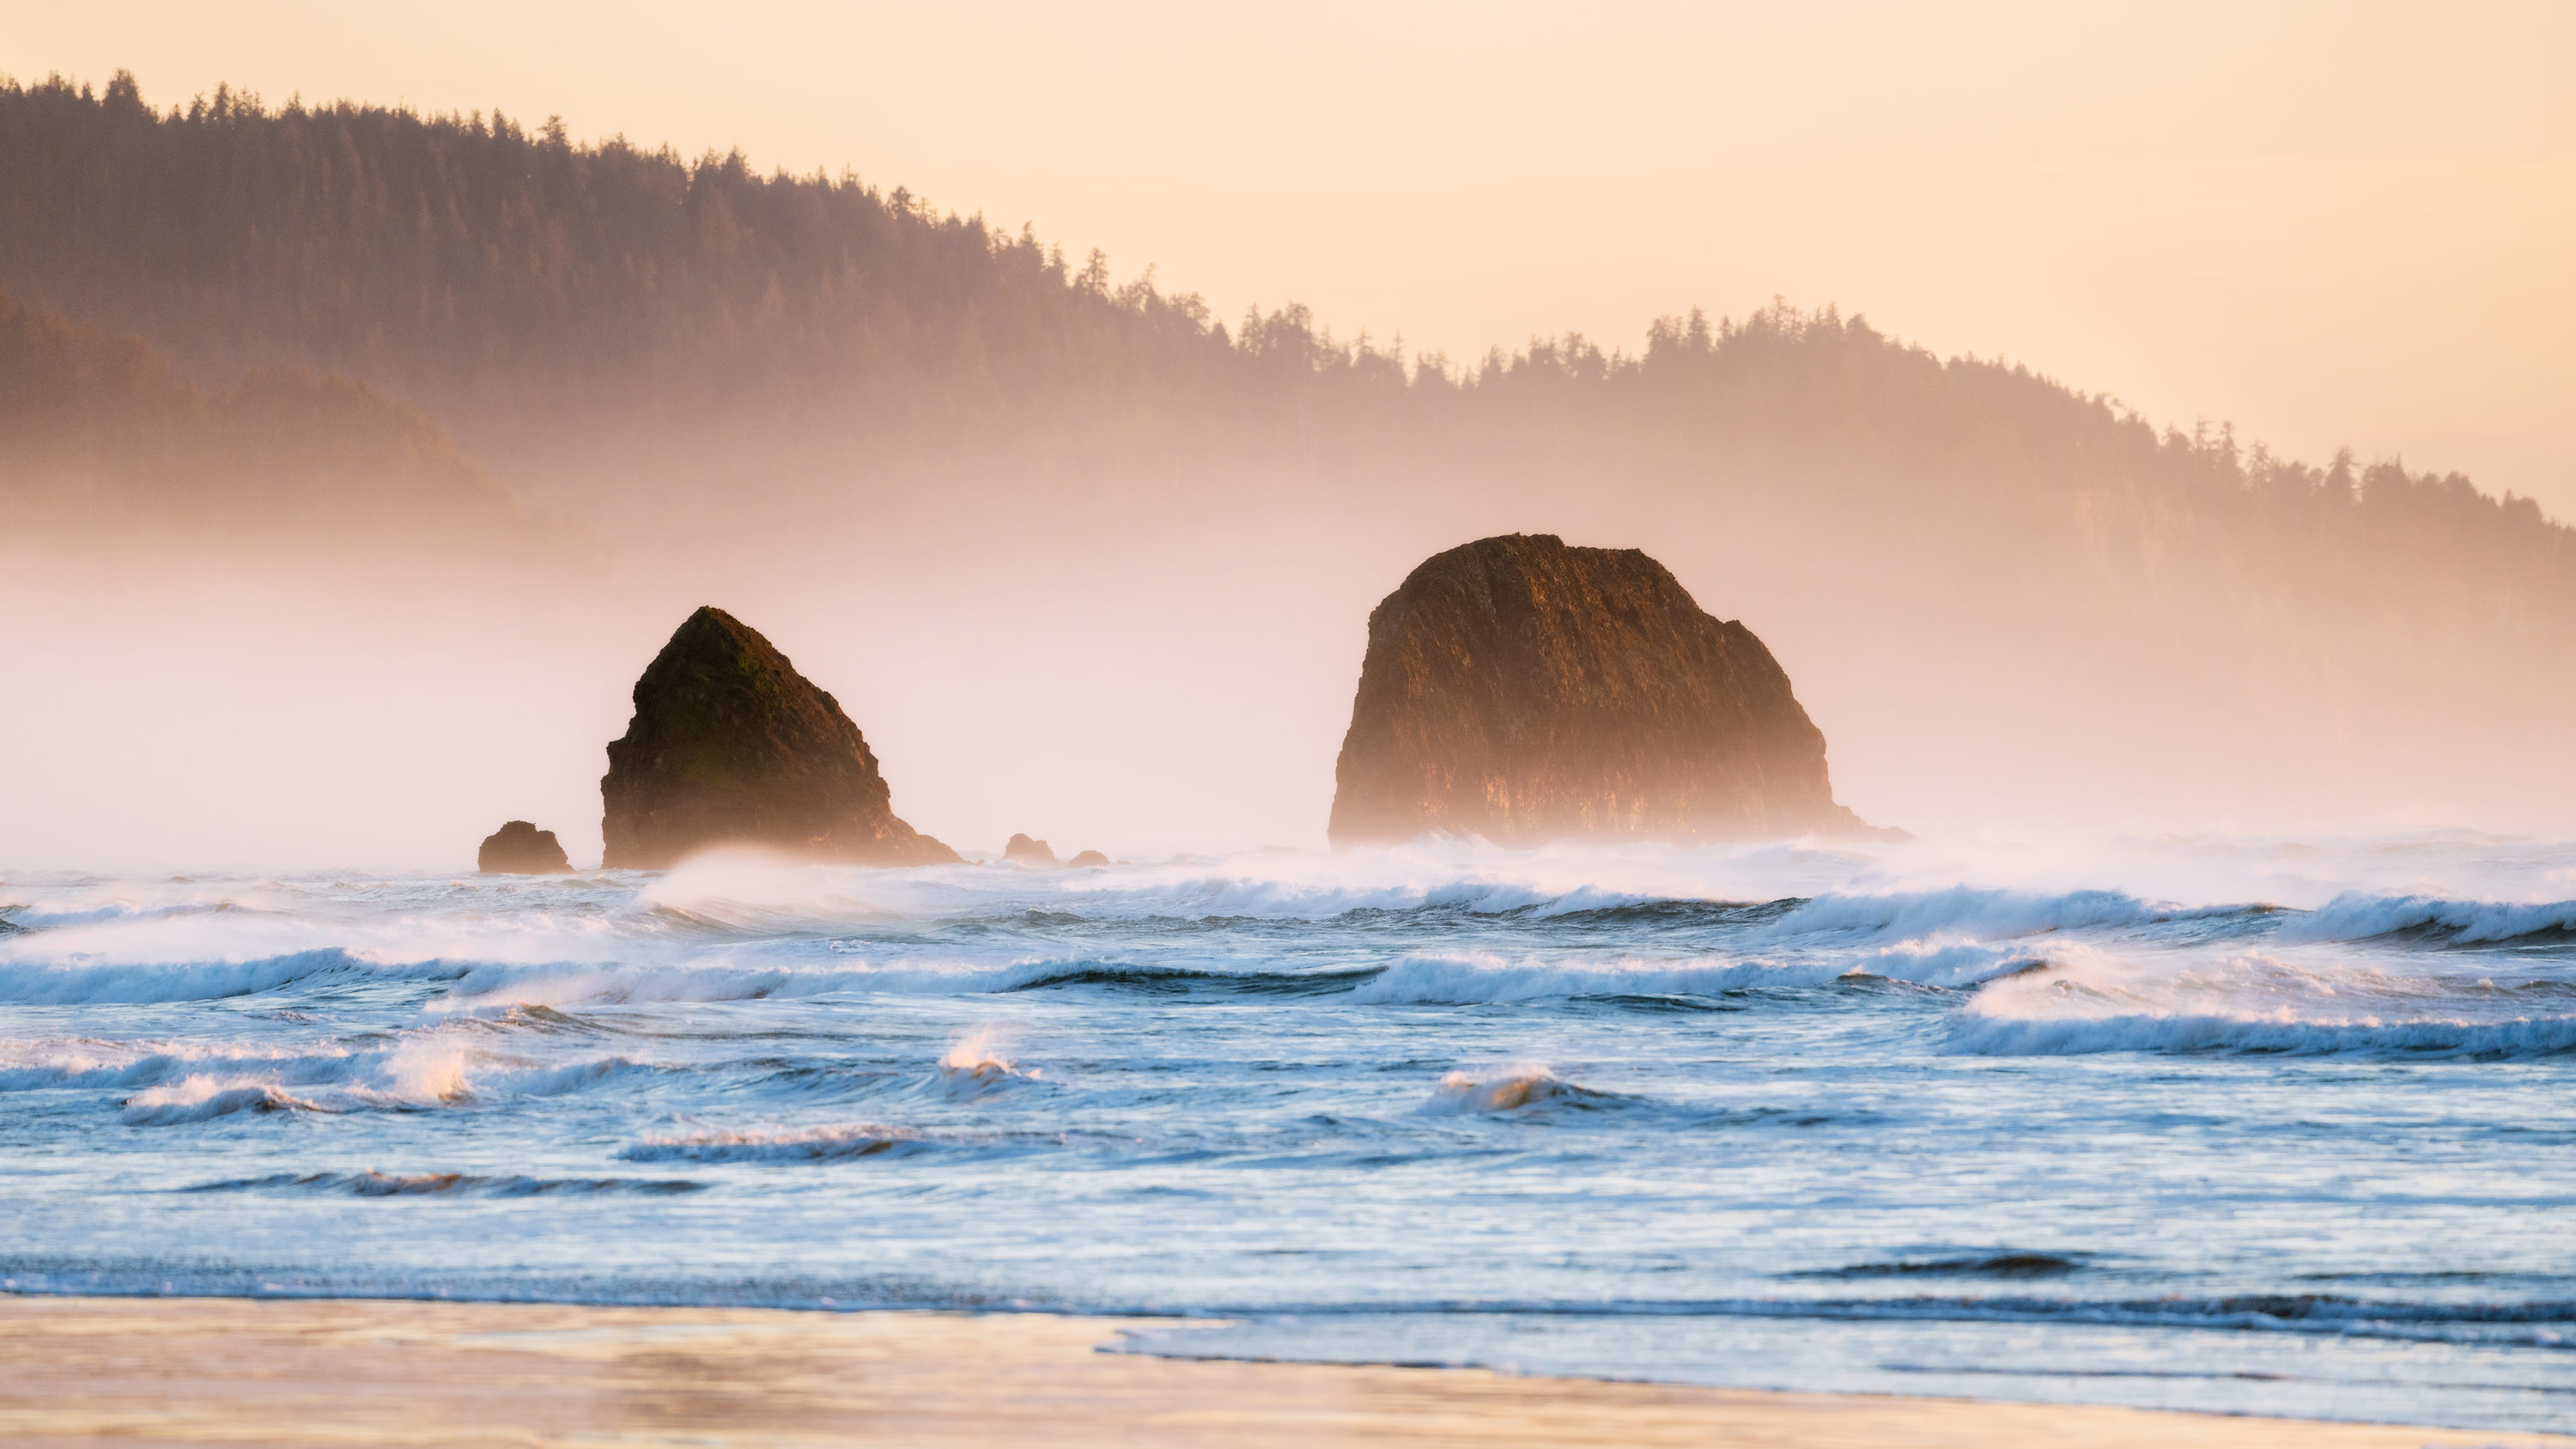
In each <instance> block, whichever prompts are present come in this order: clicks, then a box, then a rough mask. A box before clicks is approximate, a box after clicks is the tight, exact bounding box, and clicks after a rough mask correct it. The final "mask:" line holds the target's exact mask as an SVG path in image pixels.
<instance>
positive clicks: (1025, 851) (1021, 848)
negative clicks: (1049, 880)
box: [1002, 835, 1064, 870]
mask: <svg viewBox="0 0 2576 1449" xmlns="http://www.w3.org/2000/svg"><path fill="white" fill-rule="evenodd" d="M1002 859H1003V860H1004V861H1006V862H1007V863H1009V864H1012V865H1024V866H1027V867H1028V868H1029V869H1031V870H1053V869H1055V868H1056V867H1057V866H1059V865H1062V864H1064V862H1063V861H1060V860H1058V859H1056V858H1055V848H1054V847H1053V846H1050V845H1048V844H1047V843H1046V842H1045V841H1043V840H1031V839H1029V838H1028V837H1027V836H1025V835H1014V836H1012V837H1011V839H1010V843H1009V844H1007V845H1004V846H1003V847H1002Z"/></svg>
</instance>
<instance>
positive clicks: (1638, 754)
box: [1329, 533, 1871, 845]
mask: <svg viewBox="0 0 2576 1449" xmlns="http://www.w3.org/2000/svg"><path fill="white" fill-rule="evenodd" d="M1334 779H1335V790H1334V794H1333V817H1332V824H1331V827H1330V832H1329V833H1330V835H1331V837H1332V841H1333V843H1334V844H1336V845H1356V844H1368V843H1380V844H1391V843H1395V842H1399V841H1405V840H1411V839H1414V838H1415V837H1417V836H1421V835H1426V834H1431V833H1434V832H1445V833H1448V834H1453V835H1463V836H1473V837H1477V838H1481V839H1484V840H1488V841H1491V842H1493V843H1495V844H1497V845H1538V844H1543V843H1545V842H1547V841H1551V840H1570V839H1589V840H1633V839H1650V840H1674V841H1694V840H1727V839H1747V838H1766V837H1767V838H1779V837H1787V836H1796V835H1806V834H1810V833H1818V834H1861V833H1871V832H1870V827H1868V826H1867V825H1864V824H1862V823H1861V821H1860V819H1859V818H1858V817H1857V816H1855V815H1853V814H1852V813H1851V812H1850V811H1849V810H1846V809H1844V808H1843V807H1842V806H1840V805H1837V804H1835V803H1834V793H1833V785H1832V782H1831V781H1830V780H1829V779H1828V778H1827V776H1826V773H1825V737H1824V734H1823V732H1822V731H1820V730H1818V729H1817V728H1816V726H1815V724H1814V723H1813V722H1812V721H1810V720H1809V719H1808V718H1807V712H1806V711H1805V710H1804V709H1802V708H1800V707H1799V705H1798V699H1797V696H1796V695H1795V694H1793V693H1791V692H1790V689H1789V676H1788V675H1787V674H1786V673H1785V672H1783V671H1782V669H1781V668H1780V665H1779V662H1778V661H1777V660H1775V659H1773V658H1772V657H1771V651H1770V650H1768V649H1766V648H1764V647H1763V646H1762V641H1761V640H1759V639H1756V638H1754V637H1753V631H1751V630H1749V629H1747V628H1745V627H1744V626H1743V625H1742V624H1740V623H1736V622H1734V621H1732V620H1727V621H1720V620H1718V619H1714V618H1711V617H1710V616H1709V615H1708V614H1707V613H1706V612H1704V611H1703V610H1701V608H1700V607H1699V605H1698V604H1697V603H1696V602H1695V601H1693V600H1692V598H1691V596H1690V593H1689V591H1687V590H1685V589H1684V588H1683V587H1682V586H1681V582H1680V581H1679V580H1677V579H1675V578H1674V577H1673V575H1672V571H1671V570H1669V569H1667V568H1665V567H1664V566H1663V565H1662V564H1659V563H1657V562H1655V561H1654V560H1653V559H1651V558H1648V557H1646V556H1645V555H1644V554H1643V553H1640V552H1638V551H1637V550H1635V549H1632V548H1631V549H1606V548H1568V547H1567V546H1566V545H1565V543H1564V541H1563V540H1561V539H1558V538H1556V537H1554V536H1552V535H1549V534H1529V535H1524V534H1517V533H1516V534H1511V535H1509V536H1506V537H1501V538H1487V539H1479V540H1477V541H1476V542H1474V543H1470V544H1466V545H1464V546H1462V547H1459V548H1453V549H1451V550H1449V551H1448V552H1447V553H1443V554H1437V555H1434V556H1433V557H1432V558H1430V559H1428V560H1426V561H1425V562H1424V563H1423V564H1422V566H1421V567H1419V568H1416V569H1415V570H1414V571H1413V572H1412V574H1411V575H1410V576H1408V577H1407V578H1406V579H1405V581H1404V585H1403V587H1401V588H1399V589H1397V590H1396V591H1395V592H1394V593H1392V594H1389V595H1388V596H1387V597H1386V600H1385V602H1383V603H1381V604H1379V605H1378V606H1377V608H1376V610H1375V611H1374V612H1372V613H1371V614H1370V615H1369V634H1368V655H1367V657H1366V658H1365V659H1364V660H1363V661H1362V662H1361V665H1360V685H1359V692H1358V695H1357V697H1356V698H1355V699H1354V700H1353V701H1352V705H1351V727H1350V732H1349V734H1347V735H1346V736H1344V738H1343V740H1342V754H1341V759H1340V760H1339V761H1338V762H1337V763H1336V765H1335V766H1334Z"/></svg>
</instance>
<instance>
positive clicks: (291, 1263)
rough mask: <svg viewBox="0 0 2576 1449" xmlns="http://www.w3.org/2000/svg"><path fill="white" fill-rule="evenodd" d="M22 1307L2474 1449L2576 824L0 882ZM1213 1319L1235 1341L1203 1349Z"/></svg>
mask: <svg viewBox="0 0 2576 1449" xmlns="http://www.w3.org/2000/svg"><path fill="white" fill-rule="evenodd" d="M0 901H5V903H6V910H5V918H6V919H7V920H8V921H9V922H10V923H11V925H12V927H14V929H13V930H12V931H11V932H10V933H9V934H7V935H6V936H0V1102H5V1104H6V1106H5V1110H0V1124H5V1126H0V1135H4V1136H5V1141H0V1147H5V1149H6V1150H7V1151H8V1152H9V1153H10V1154H11V1156H12V1160H13V1161H14V1162H16V1163H18V1164H19V1170H18V1171H16V1172H13V1173H11V1174H9V1175H8V1176H7V1178H6V1179H5V1182H0V1197H5V1200H6V1201H5V1209H0V1210H5V1212H6V1215H7V1217H8V1219H9V1221H10V1222H11V1223H12V1225H13V1227H12V1234H11V1241H10V1243H9V1244H8V1245H7V1247H6V1248H5V1250H0V1284H5V1285H6V1287H8V1288H10V1289H13V1290H16V1291H35V1292H71V1291H86V1292H114V1293H164V1292H179V1293H209V1292H220V1293H235V1292H240V1293H254V1294H259V1293H288V1294H325V1293H358V1294H391V1295H397V1296H456V1297H476V1298H503V1299H520V1298H542V1299H569V1300H574V1301H589V1302H657V1303H754V1304H778V1305H793V1306H810V1307H831V1308H848V1307H859V1306H942V1307H987V1306H1028V1307H1036V1308H1045V1309H1056V1310H1064V1311H1071V1312H1098V1313H1127V1312H1146V1311H1151V1312H1162V1313H1178V1314H1182V1315H1186V1316H1191V1317H1200V1318H1206V1319H1208V1320H1210V1322H1209V1323H1208V1325H1207V1326H1204V1327H1189V1328H1185V1329H1181V1330H1177V1331H1174V1332H1170V1333H1164V1334H1159V1335H1156V1336H1152V1337H1150V1338H1147V1339H1144V1340H1140V1341H1137V1342H1135V1343H1133V1344H1132V1345H1131V1346H1132V1347H1136V1348H1139V1349H1141V1350H1146V1351H1156V1352H1181V1353H1197V1354H1218V1355H1252V1356H1284V1357H1316V1358H1339V1359H1392V1360H1397V1361H1404V1362H1425V1361H1428V1362H1460V1363H1466V1362H1474V1363H1486V1364H1495V1365H1500V1366H1507V1367H1516V1368H1522V1369H1528V1370H1533V1371H1551V1372H1584V1373H1604V1374H1612V1375H1616V1376H1622V1377H1636V1376H1646V1377H1656V1378H1667V1379H1675V1380H1683V1381H1696V1382H1708V1383H1724V1384H1743V1385H1756V1386H1770V1387H1791V1388H1846V1389H1865V1390H1871V1391H1891V1392H1905V1391H1915V1392H1941V1393H1954V1392H1961V1391H1966V1392H1972V1393H1990V1394H1993V1395H1995V1396H1999V1397H2012V1398H2036V1399H2067V1400H2085V1401H2104V1402H2120V1403H2137V1404H2165V1405H2176V1406H2189V1407H2194V1408H2203V1409H2209V1408H2219V1409H2235V1410H2244V1411H2250V1412H2265V1413H2288V1414H2319V1415H2328V1416H2335V1417H2347V1418H2363V1419H2392V1420H2406V1421H2416V1422H2432V1423H2444V1424H2454V1425H2462V1426H2470V1427H2487V1428H2494V1429H2498V1430H2510V1429H2520V1428H2541V1427H2547V1426H2550V1425H2555V1424H2560V1423H2563V1422H2565V1414H2566V1406H2567V1396H2568V1395H2570V1394H2571V1393H2576V1367H2571V1364H2576V1360H2571V1359H2570V1357H2569V1354H2568V1347H2569V1345H2570V1344H2571V1343H2576V1337H2571V1335H2576V1280H2571V1278H2570V1276H2569V1273H2568V1265H2567V1261H2566V1255H2565V1252H2564V1246H2563V1243H2562V1242H2561V1238H2562V1236H2563V1234H2562V1233H2561V1232H2560V1231H2559V1225H2560V1224H2561V1223H2563V1221H2564V1220H2565V1218H2566V1215H2567V1213H2568V1212H2569V1210H2570V1209H2571V1208H2576V1176H2571V1175H2570V1173H2569V1172H2568V1171H2567V1170H2566V1168H2567V1164H2568V1163H2569V1162H2570V1161H2576V1159H2571V1157H2570V1156H2569V1153H2568V1151H2567V1149H2568V1148H2569V1147H2570V1146H2571V1145H2576V1143H2571V1142H2570V1138H2569V1129H2568V1128H2567V1125H2566V1122H2565V1111H2564V1107H2565V1102H2566V1100H2567V1093H2568V1089H2569V1088H2570V1086H2571V1085H2576V1080H2571V1077H2570V1072H2571V1071H2576V954H2571V951H2576V948H2571V945H2570V943H2571V941H2576V844H2570V843H2569V842H2566V841H2564V840H2557V839H2547V838H2514V837H2497V836H2479V835H2466V834H2457V833H2447V834H2429V835H2427V834H2413V835H2367V834H2344V835H2328V836H2313V837H2302V838H2285V837H2269V836H2226V835H2202V836H2194V837H2126V838H2122V837H2092V838H2089V839H2087V838H2077V837H2026V838H2015V837H2010V836H2004V835H1989V836H1986V837H1982V838H1967V837H1957V838H1949V839H1931V840H1920V841H1914V842H1910V843H1898V844H1887V843H1875V844H1870V845H1866V846H1858V847H1853V846H1840V845H1837V846H1834V847H1831V848H1824V847H1818V846H1814V845H1800V844H1783V845H1777V846H1760V847H1742V848H1735V849H1708V850H1681V849H1671V848H1655V847H1638V848H1632V849H1620V850H1603V849H1578V848H1560V849H1551V850H1543V851H1535V852H1516V853H1504V852H1493V851H1486V850H1480V849H1477V848H1474V847H1471V846H1465V845H1458V844H1445V845H1444V844H1425V845H1421V846H1416V847H1408V848H1404V849H1399V850H1392V851H1356V852H1347V853H1343V854H1338V855H1325V854H1320V853H1303V852H1284V853H1282V852H1273V853H1258V852H1256V853H1249V854H1238V855H1232V856H1227V857H1222V858H1184V859H1179V860H1172V861H1166V862H1161V863H1148V864H1122V865H1117V866H1112V867H1108V868H1104V869H1096V870H1079V871H1058V872H1029V871H1022V870H1018V869H1015V868H1009V867H1000V866H974V865H968V866H959V867H953V868H935V869H922V870H907V871H877V870H866V869H851V868H838V867H824V866H814V865H804V864H797V863H793V862H786V861H779V860H774V859H767V858H763V857H758V856H748V855H728V856H716V857H709V858H704V859H701V860H698V861H695V862H692V863H690V864H687V865H684V866H682V867H681V868H679V869H677V870H674V871H672V872H670V873H668V874H665V875H639V874H616V875H605V876H603V875H590V876H578V877H570V878H558V879H543V878H498V877H465V878H457V877H452V876H416V875H410V876H406V875H397V876H367V875H352V874H330V875H285V876H265V877H262V876H239V875H221V876H191V877H187V878H168V877H151V878H113V877H94V876H77V875H63V874H49V875H15V876H11V877H9V878H8V883H7V885H6V887H5V888H0ZM1220 1320H1221V1322H1220Z"/></svg>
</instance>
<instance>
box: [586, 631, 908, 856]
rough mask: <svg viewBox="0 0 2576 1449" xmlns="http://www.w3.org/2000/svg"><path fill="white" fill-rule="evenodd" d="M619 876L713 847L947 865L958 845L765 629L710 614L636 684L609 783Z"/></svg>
mask: <svg viewBox="0 0 2576 1449" xmlns="http://www.w3.org/2000/svg"><path fill="white" fill-rule="evenodd" d="M599 794H600V799H601V802H602V804H603V805H604V806H605V807H606V808H605V814H604V817H603V818H602V820H601V822H600V830H601V833H602V834H603V835H604V836H605V837H606V839H607V854H606V857H605V859H604V860H603V862H602V864H603V866H604V868H606V869H609V870H660V869H663V868H665V867H667V866H669V865H671V864H672V863H674V862H676V861H677V860H679V859H680V858H681V857H682V856H684V855H687V854H689V853H691V852H692V851H696V850H700V849H704V848H706V847H708V846H715V845H759V846H766V847H769V848H771V849H775V850H785V851H789V852H792V853H794V854H798V855H805V856H811V857H814V858H816V859H821V860H835V861H850V862H855V863H862V864H868V865H937V864H945V863H951V862H954V861H955V860H956V859H957V853H956V852H955V851H953V850H950V849H949V848H948V847H947V846H945V845H942V844H940V843H939V842H938V841H936V840H933V839H931V838H930V837H929V836H927V835H923V834H922V833H920V832H919V831H917V830H914V829H913V828H912V827H911V826H909V825H906V824H905V823H903V822H902V821H901V820H898V819H896V818H895V813H894V808H893V804H892V794H891V792H890V791H889V790H888V789H887V787H886V782H885V777H884V776H883V775H882V774H880V773H878V771H877V757H876V756H875V755H874V754H872V753H870V752H869V750H868V742H867V740H866V739H865V738H863V737H862V736H861V735H860V734H859V727H858V726H857V725H855V724H852V723H851V722H850V717H849V716H848V715H846V714H843V713H842V712H841V706H840V705H839V703H838V702H836V701H835V700H834V699H833V698H832V696H830V695H828V694H826V693H824V692H823V691H822V690H820V689H817V688H815V687H814V684H813V682H812V681H810V680H808V679H806V678H805V676H803V675H801V674H799V673H797V672H796V668H795V666H794V665H792V664H790V663H788V661H787V656H786V655H784V654H781V653H779V652H778V650H777V649H776V648H774V647H772V646H771V644H770V642H769V641H768V640H767V639H764V638H762V637H761V636H760V633H759V631H757V630H755V629H753V628H752V627H751V626H749V625H747V624H745V623H743V622H742V621H741V620H739V619H736V618H734V617H733V616H732V615H731V614H728V613H726V612H724V611H723V610H722V609H713V608H702V609H700V610H698V611H697V612H696V613H694V614H691V615H690V616H689V618H688V621H687V622H686V623H684V624H682V625H681V626H680V627H679V630H678V632H676V633H674V634H673V635H672V636H671V642H670V643H668V644H665V645H663V646H662V652H661V653H660V654H658V655H655V656H654V658H653V662H652V664H650V665H649V666H647V667H646V668H645V670H644V675H643V677H642V678H640V679H638V680H636V681H635V718H634V719H633V720H632V721H630V722H629V723H628V724H627V726H626V735H625V737H624V738H623V739H619V740H614V741H611V742H610V744H609V746H608V774H607V775H606V776H605V777H603V778H602V779H601V780H600V782H599Z"/></svg>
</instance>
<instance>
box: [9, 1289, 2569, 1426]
mask: <svg viewBox="0 0 2576 1449" xmlns="http://www.w3.org/2000/svg"><path fill="white" fill-rule="evenodd" d="M1140 1322H1143V1321H1141V1320H1121V1319H1107V1318H1068V1317H1056V1316H1048V1315H1039V1314H997V1315H969V1314H951V1313H920V1312H908V1313H907V1312H874V1313H850V1314H828V1313H794V1312H780V1311H762V1310H726V1309H658V1308H582V1307H557V1306H549V1305H493V1304H452V1303H422V1302H402V1301H353V1300H291V1301H278V1300H243V1299H143V1298H42V1297H7V1298H0V1442H6V1443H9V1444H12V1445H18V1446H24V1449H39V1446H57V1445H95V1444H117V1445H209V1444H225V1445H248V1444H260V1445H281V1446H283V1445H311V1446H334V1445H400V1446H422V1449H433V1446H434V1449H445V1446H451V1445H455V1446H462V1445H477V1446H481V1445H511V1446H529V1449H553V1446H572V1445H581V1446H592V1449H596V1446H602V1445H707V1446H724V1449H731V1446H752V1445H780V1446H786V1445H822V1444H843V1443H871V1444H920V1445H993V1444H1011V1445H1139V1444H1142V1445H1165V1444H1170V1445H1182V1444H1223V1445H1226V1446H1228V1449H1249V1446H1259V1445H1311V1444H1476V1445H1484V1446H1511V1445H1540V1444H1551V1445H1552V1444H1598V1443H1617V1444H1623V1445H1634V1446H1657V1445H1682V1444H1690V1445H1722V1446H1744V1449H1792V1446H1795V1449H1828V1446H1832V1449H1842V1446H1851V1449H1859V1446H1872V1449H1895V1446H1904V1449H1971V1446H1977V1449H1983V1446H1993V1445H2011V1444H2062V1445H2098V1446H2116V1449H2132V1446H2134V1449H2151V1446H2152V1449H2184V1446H2205V1449H2292V1446H2297V1449H2420V1446H2433V1445H2439V1446H2512V1449H2526V1446H2528V1449H2538V1446H2543V1445H2551V1446H2557V1445H2576V1438H2569V1437H2563V1436H2557V1435H2534V1434H2527V1433H2495V1432H2466V1431H2451V1430H2438V1429H2426V1428H2413V1427H2404V1426H2390V1425H2364V1424H2328V1423H2317V1422H2310V1421H2300V1420H2289V1419H2262V1418H2250V1417H2225V1416H2218V1415H2202V1414H2177V1413H2158V1412H2150V1411H2144V1410H2137V1409H2125V1408H2108V1407H2091V1406H2056V1405H2028V1404H1998V1403H1980V1402H1974V1401H1968V1400H1957V1399H1934V1398H1898V1397H1881V1396H1872V1395H1836V1394H1791V1393H1764V1392H1751V1391H1741V1390H1722V1389H1705V1388H1691V1387H1680V1386H1670V1385H1659V1384H1631V1383H1605V1382H1599V1381H1594V1380H1584V1379H1562V1378H1527V1377H1514V1376H1510V1375H1503V1374H1494V1373H1487V1372H1483V1371H1478V1370H1456V1369H1419V1368H1388V1367H1344V1366H1332V1365H1313V1364H1273V1363H1235V1362H1192V1361H1178V1360H1169V1359H1157V1358H1148V1357H1142V1356H1138V1355H1134V1354H1122V1353H1102V1352H1097V1351H1096V1349H1097V1346H1098V1345H1101V1344H1103V1343H1108V1342H1112V1341H1114V1340H1116V1338H1117V1337H1118V1334H1119V1332H1120V1330H1121V1329H1122V1328H1124V1327H1130V1326H1135V1325H1137V1324H1139V1323H1140Z"/></svg>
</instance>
